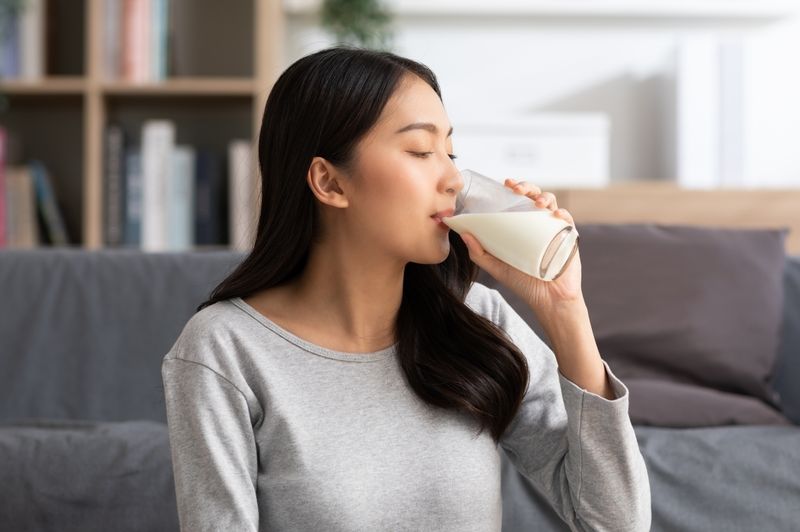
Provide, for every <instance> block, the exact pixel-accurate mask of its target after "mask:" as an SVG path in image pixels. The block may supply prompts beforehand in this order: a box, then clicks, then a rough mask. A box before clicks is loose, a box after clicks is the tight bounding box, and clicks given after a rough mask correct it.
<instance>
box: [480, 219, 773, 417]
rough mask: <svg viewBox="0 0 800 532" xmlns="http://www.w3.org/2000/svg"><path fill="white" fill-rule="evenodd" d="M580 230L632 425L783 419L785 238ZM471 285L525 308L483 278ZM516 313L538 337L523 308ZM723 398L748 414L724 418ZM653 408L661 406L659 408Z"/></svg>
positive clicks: (596, 322) (756, 233) (596, 312)
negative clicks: (776, 382)
mask: <svg viewBox="0 0 800 532" xmlns="http://www.w3.org/2000/svg"><path fill="white" fill-rule="evenodd" d="M578 231H579V233H580V255H581V263H582V267H583V268H582V272H583V281H582V286H583V292H584V297H585V299H586V304H587V307H588V309H589V314H590V318H591V322H592V328H593V330H594V334H595V338H596V340H597V344H598V347H599V349H600V353H601V355H602V356H603V358H604V359H605V360H606V361H607V362H608V363H609V365H610V366H611V368H612V369H613V370H614V372H615V374H617V375H618V376H619V377H620V378H621V379H622V380H624V381H625V382H626V383H628V382H631V381H632V379H642V380H639V381H638V382H637V383H636V386H635V390H630V393H631V398H630V413H631V420H632V422H633V423H636V424H643V425H660V426H673V427H681V426H683V427H695V426H708V425H725V424H731V423H738V424H785V423H788V420H786V418H784V417H783V416H781V415H780V414H779V413H778V411H777V408H778V396H777V394H776V393H775V391H774V390H773V388H772V387H771V385H770V382H769V381H770V378H771V376H772V370H773V365H774V362H775V356H776V351H777V347H778V338H779V332H780V324H781V314H782V305H783V271H784V263H785V251H784V240H785V236H786V233H787V231H788V230H786V229H783V228H777V229H722V228H707V227H694V226H667V225H659V224H583V225H578ZM478 280H479V281H480V282H484V284H487V285H489V286H491V287H494V288H497V289H498V290H500V292H501V293H502V294H503V296H504V297H506V298H507V299H508V300H509V303H510V304H512V306H515V305H519V306H522V307H524V306H525V305H524V303H523V302H520V301H518V300H517V299H516V298H515V297H513V296H511V295H510V294H508V291H507V290H505V289H504V287H499V286H497V283H496V282H494V283H492V282H491V281H490V280H489V279H488V277H487V276H486V275H485V273H483V272H482V275H480V276H479V278H478ZM515 308H517V307H516V306H515ZM520 314H521V315H523V314H524V315H523V318H525V319H526V320H528V321H529V323H531V326H532V328H533V329H534V330H536V331H537V332H539V331H540V330H541V328H540V326H539V325H538V324H537V323H535V318H534V315H533V312H532V311H531V310H529V309H524V308H523V310H522V311H521V312H520ZM648 383H649V384H650V385H648ZM687 390H691V393H687ZM720 394H728V395H727V396H725V395H720ZM723 397H727V398H728V399H731V401H733V402H734V403H736V404H739V405H742V404H745V403H746V404H747V405H749V406H748V407H747V408H743V409H742V410H741V411H740V412H737V413H736V415H732V410H731V407H730V404H726V401H725V400H722V398H723ZM662 401H663V402H666V404H667V405H669V406H668V407H667V408H665V407H663V405H662V406H657V405H658V404H659V403H660V402H662ZM753 401H755V402H753Z"/></svg>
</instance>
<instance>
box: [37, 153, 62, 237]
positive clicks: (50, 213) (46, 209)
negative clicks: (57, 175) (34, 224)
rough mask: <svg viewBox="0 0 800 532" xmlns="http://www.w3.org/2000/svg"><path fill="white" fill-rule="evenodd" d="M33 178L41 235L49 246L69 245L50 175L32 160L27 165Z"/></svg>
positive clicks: (40, 163) (42, 165) (43, 167)
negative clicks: (44, 236) (41, 224)
mask: <svg viewBox="0 0 800 532" xmlns="http://www.w3.org/2000/svg"><path fill="white" fill-rule="evenodd" d="M28 166H29V168H30V174H31V175H32V176H33V184H34V190H35V195H36V207H37V210H38V212H39V215H40V217H41V220H42V222H43V227H42V229H43V231H42V232H43V233H44V235H46V238H47V241H48V243H49V244H52V245H54V246H67V245H69V238H68V237H67V229H66V225H65V223H64V216H63V215H62V213H61V209H60V208H59V206H58V202H57V201H56V195H55V193H54V192H53V184H52V181H51V180H50V175H49V173H48V171H47V168H45V166H44V164H43V163H42V162H41V161H37V160H33V161H31V162H30V164H29V165H28Z"/></svg>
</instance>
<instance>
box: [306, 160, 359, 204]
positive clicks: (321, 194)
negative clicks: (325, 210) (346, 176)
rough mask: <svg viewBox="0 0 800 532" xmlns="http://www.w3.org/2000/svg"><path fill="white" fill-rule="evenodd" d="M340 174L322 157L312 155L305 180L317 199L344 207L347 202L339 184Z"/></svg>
mask: <svg viewBox="0 0 800 532" xmlns="http://www.w3.org/2000/svg"><path fill="white" fill-rule="evenodd" d="M340 179H342V176H341V174H340V173H339V172H337V171H336V168H335V167H334V166H333V165H332V164H331V163H330V162H329V161H327V160H325V159H323V158H322V157H314V158H313V159H312V160H311V165H310V166H309V168H308V174H307V175H306V181H307V182H308V186H309V187H310V188H311V192H313V193H314V195H315V196H316V197H317V199H318V200H319V201H321V202H322V203H324V204H325V205H330V206H332V207H338V208H344V207H347V205H348V204H349V202H348V201H347V196H346V195H345V192H344V189H343V188H342V187H341V186H340V185H339V180H340Z"/></svg>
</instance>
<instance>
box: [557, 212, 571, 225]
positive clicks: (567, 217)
mask: <svg viewBox="0 0 800 532" xmlns="http://www.w3.org/2000/svg"><path fill="white" fill-rule="evenodd" d="M554 214H555V215H556V216H558V217H559V218H563V219H564V220H566V221H567V222H568V223H569V224H570V225H575V220H574V219H573V218H572V215H571V214H570V213H569V211H567V209H556V211H555V213H554Z"/></svg>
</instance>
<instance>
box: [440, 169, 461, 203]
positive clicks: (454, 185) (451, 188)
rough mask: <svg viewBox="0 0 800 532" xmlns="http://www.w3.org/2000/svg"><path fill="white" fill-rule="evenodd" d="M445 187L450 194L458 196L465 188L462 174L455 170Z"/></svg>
mask: <svg viewBox="0 0 800 532" xmlns="http://www.w3.org/2000/svg"><path fill="white" fill-rule="evenodd" d="M445 185H446V187H447V193H448V194H453V195H454V196H455V195H456V194H458V192H460V191H461V189H462V188H464V178H462V177H461V172H459V171H458V170H457V169H456V168H453V170H452V171H451V172H450V173H449V174H448V175H447V178H446V179H445Z"/></svg>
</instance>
